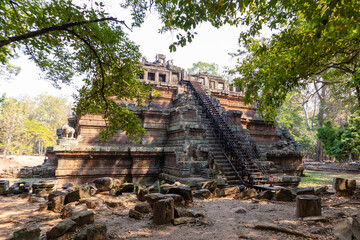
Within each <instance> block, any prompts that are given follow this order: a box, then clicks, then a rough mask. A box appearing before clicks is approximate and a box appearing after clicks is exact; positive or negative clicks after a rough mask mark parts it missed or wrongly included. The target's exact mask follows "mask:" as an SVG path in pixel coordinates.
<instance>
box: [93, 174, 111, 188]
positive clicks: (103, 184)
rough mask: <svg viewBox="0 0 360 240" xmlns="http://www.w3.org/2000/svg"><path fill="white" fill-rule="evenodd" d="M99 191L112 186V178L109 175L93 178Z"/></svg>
mask: <svg viewBox="0 0 360 240" xmlns="http://www.w3.org/2000/svg"><path fill="white" fill-rule="evenodd" d="M93 183H94V184H95V186H96V188H97V189H98V190H99V191H109V190H110V189H111V188H112V187H113V183H114V180H113V178H111V177H102V178H96V179H94V180H93Z"/></svg>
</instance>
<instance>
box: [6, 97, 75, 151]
mask: <svg viewBox="0 0 360 240" xmlns="http://www.w3.org/2000/svg"><path fill="white" fill-rule="evenodd" d="M70 114H71V107H70V105H69V103H68V102H67V99H66V98H62V97H54V96H50V95H46V94H41V95H39V96H37V97H35V98H22V99H16V98H11V97H7V96H6V94H3V95H2V96H1V97H0V152H1V153H2V155H3V156H4V158H6V155H9V154H44V152H45V149H46V148H47V147H49V146H52V145H54V143H55V140H56V129H57V128H59V127H61V125H63V124H65V123H67V118H68V116H69V115H70Z"/></svg>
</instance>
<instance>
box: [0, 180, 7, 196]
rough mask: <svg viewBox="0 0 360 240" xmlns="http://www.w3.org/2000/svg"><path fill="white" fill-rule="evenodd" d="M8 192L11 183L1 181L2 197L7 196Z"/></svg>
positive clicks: (0, 192) (0, 190) (0, 193)
mask: <svg viewBox="0 0 360 240" xmlns="http://www.w3.org/2000/svg"><path fill="white" fill-rule="evenodd" d="M8 190H9V181H8V180H0V195H2V194H7V192H8Z"/></svg>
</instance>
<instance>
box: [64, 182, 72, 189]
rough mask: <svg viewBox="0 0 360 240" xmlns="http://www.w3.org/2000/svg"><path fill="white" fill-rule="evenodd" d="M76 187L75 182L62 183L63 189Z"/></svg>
mask: <svg viewBox="0 0 360 240" xmlns="http://www.w3.org/2000/svg"><path fill="white" fill-rule="evenodd" d="M73 187H75V184H74V183H73V182H67V183H64V184H63V185H62V189H68V188H73Z"/></svg>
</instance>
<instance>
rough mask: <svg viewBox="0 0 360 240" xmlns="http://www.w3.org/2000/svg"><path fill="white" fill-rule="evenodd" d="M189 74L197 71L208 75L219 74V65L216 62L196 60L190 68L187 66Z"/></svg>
mask: <svg viewBox="0 0 360 240" xmlns="http://www.w3.org/2000/svg"><path fill="white" fill-rule="evenodd" d="M188 72H189V73H190V74H198V73H205V72H206V73H208V74H210V75H215V76H220V75H219V65H217V64H216V63H206V62H201V61H199V62H196V63H193V65H192V67H191V68H188Z"/></svg>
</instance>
